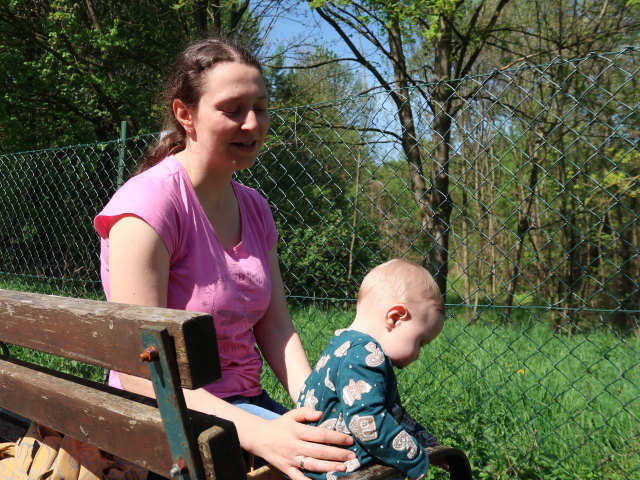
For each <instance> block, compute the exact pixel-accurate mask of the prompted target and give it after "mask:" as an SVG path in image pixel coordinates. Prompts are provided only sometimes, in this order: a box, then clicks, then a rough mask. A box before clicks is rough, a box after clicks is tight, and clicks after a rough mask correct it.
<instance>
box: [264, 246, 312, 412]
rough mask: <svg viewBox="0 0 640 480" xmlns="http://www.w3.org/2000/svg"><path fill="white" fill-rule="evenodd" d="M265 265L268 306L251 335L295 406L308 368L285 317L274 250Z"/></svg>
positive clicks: (297, 338) (297, 337) (296, 334)
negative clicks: (268, 278)
mask: <svg viewBox="0 0 640 480" xmlns="http://www.w3.org/2000/svg"><path fill="white" fill-rule="evenodd" d="M269 263H270V267H271V303H270V304H269V308H268V309H267V311H266V312H265V314H264V316H263V317H262V318H261V319H260V321H259V322H258V324H257V325H256V326H255V327H254V328H253V331H254V333H255V335H256V340H257V342H258V347H259V348H260V352H261V353H262V355H263V356H264V358H265V360H266V361H267V363H268V364H269V366H270V367H271V369H272V370H273V372H274V373H275V374H276V376H277V377H278V380H280V383H282V385H283V386H284V388H285V389H286V390H287V392H289V395H290V396H291V398H292V399H293V401H294V402H295V401H296V400H297V398H298V394H299V393H300V389H301V387H302V384H303V383H304V381H305V380H306V378H307V376H308V375H309V373H310V372H311V367H310V366H309V361H308V360H307V355H306V354H305V352H304V348H303V347H302V342H301V341H300V337H299V336H298V333H297V332H296V329H295V327H294V326H293V322H292V321H291V316H290V315H289V309H288V307H287V301H286V298H285V293H284V285H283V283H282V275H281V273H280V265H279V262H278V253H277V251H276V247H273V248H272V249H271V250H270V251H269Z"/></svg>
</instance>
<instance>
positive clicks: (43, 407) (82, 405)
mask: <svg viewBox="0 0 640 480" xmlns="http://www.w3.org/2000/svg"><path fill="white" fill-rule="evenodd" d="M88 383H89V382H86V381H83V382H82V384H81V383H77V382H76V381H73V380H71V379H69V377H68V376H67V375H63V374H57V373H55V374H54V373H47V372H45V371H39V370H34V369H32V368H29V367H26V366H25V365H24V364H22V362H17V361H12V360H5V359H0V406H1V407H3V408H6V409H7V410H10V411H12V412H14V413H16V414H18V415H21V416H24V417H27V418H30V419H32V420H34V421H35V422H37V423H40V424H43V425H46V426H48V427H50V428H52V429H54V430H57V431H59V432H61V433H64V434H66V435H69V436H71V437H73V438H76V439H78V440H81V441H83V442H86V443H90V444H92V445H94V446H96V447H98V448H100V449H102V450H105V451H107V452H109V453H112V454H113V455H116V456H118V457H121V458H124V459H126V460H129V461H131V462H133V463H135V464H136V465H140V466H141V467H144V468H146V469H149V470H153V471H154V472H156V473H159V474H161V475H165V476H166V475H167V473H168V472H169V469H170V468H171V465H172V464H173V462H172V459H171V454H170V452H169V446H168V444H167V439H166V436H165V433H164V428H163V425H162V418H161V417H160V412H159V411H158V409H157V408H155V407H154V406H153V405H149V404H145V403H141V402H138V401H135V400H133V399H131V398H129V396H128V395H126V394H121V393H124V392H114V391H112V390H113V389H109V388H108V387H104V386H102V385H99V384H94V386H95V387H97V388H93V387H92V386H89V385H88ZM85 384H86V385H85ZM110 390H111V391H110Z"/></svg>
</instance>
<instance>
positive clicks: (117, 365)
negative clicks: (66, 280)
mask: <svg viewBox="0 0 640 480" xmlns="http://www.w3.org/2000/svg"><path fill="white" fill-rule="evenodd" d="M0 342H6V343H8V344H13V345H19V346H22V347H26V348H29V349H33V350H37V351H40V352H45V353H48V354H52V355H57V356H61V357H65V358H67V359H71V360H77V361H80V362H83V363H87V364H91V365H96V366H99V367H103V368H105V369H112V370H117V371H119V372H124V373H128V374H131V375H136V376H139V377H143V378H147V379H151V380H152V382H153V384H154V389H155V392H156V398H157V400H155V401H154V400H151V399H148V398H146V397H142V396H139V395H134V394H131V393H129V392H124V391H121V390H117V389H114V388H110V387H108V386H105V385H102V384H100V383H96V382H91V381H88V380H84V379H81V378H78V377H73V376H70V375H66V374H63V373H59V372H56V371H52V370H49V369H45V368H43V367H40V366H37V365H34V364H31V363H27V362H23V361H19V360H16V359H12V358H10V357H9V356H8V355H7V352H6V351H5V352H2V351H0V442H3V441H15V440H16V439H17V438H18V437H20V436H21V435H22V434H24V432H25V430H26V428H27V426H28V424H29V421H34V422H36V423H38V424H40V425H44V426H46V427H49V428H51V429H54V430H56V431H58V432H61V433H62V434H64V435H68V436H69V437H72V438H75V439H78V440H81V441H83V442H86V443H88V444H91V445H94V446H95V447H97V448H99V449H101V450H103V451H105V452H109V453H110V454H112V455H114V456H117V457H120V458H123V459H125V460H128V461H130V462H132V463H134V464H136V465H138V466H140V467H143V468H145V469H147V470H149V471H150V472H154V474H155V475H157V476H160V477H165V478H166V477H174V478H185V479H186V478H189V479H218V480H238V479H243V478H249V479H251V480H271V479H280V478H283V476H282V474H281V473H280V472H278V471H276V470H273V469H270V468H269V467H263V468H262V469H258V470H254V471H252V472H249V474H247V470H246V467H245V465H246V463H245V459H246V458H247V456H246V455H245V454H244V453H243V451H242V450H241V448H240V444H239V441H238V436H237V432H236V429H235V426H234V425H233V423H231V422H229V421H226V420H223V419H220V418H217V417H215V416H211V415H206V414H203V413H200V412H196V411H192V410H189V409H187V408H186V406H185V402H184V397H183V395H182V390H181V388H187V389H195V388H200V387H202V386H204V385H206V384H208V383H211V382H213V381H215V380H217V379H218V378H219V375H220V368H219V363H218V355H217V349H216V345H217V344H216V336H215V330H214V326H213V321H212V318H211V316H209V315H205V314H200V313H194V312H185V311H179V310H170V309H161V308H152V307H139V306H133V305H122V304H115V303H107V302H101V301H96V300H81V299H76V298H68V297H57V296H50V295H42V294H34V293H25V292H15V291H9V290H1V289H0ZM430 458H431V461H432V462H434V461H438V460H439V459H440V460H444V461H446V462H447V463H448V464H449V466H450V467H451V478H452V479H457V480H466V479H470V478H471V476H470V475H471V470H470V468H469V462H468V460H467V459H466V456H465V455H464V453H462V452H461V451H459V450H457V449H451V448H448V447H444V446H441V447H438V448H436V449H434V450H433V451H430ZM348 478H350V479H351V480H399V479H402V476H401V475H400V474H399V472H397V471H396V470H394V469H392V468H390V467H386V466H383V465H374V466H371V467H368V468H363V469H361V470H359V471H357V472H354V473H353V474H351V475H350V476H349V477H348Z"/></svg>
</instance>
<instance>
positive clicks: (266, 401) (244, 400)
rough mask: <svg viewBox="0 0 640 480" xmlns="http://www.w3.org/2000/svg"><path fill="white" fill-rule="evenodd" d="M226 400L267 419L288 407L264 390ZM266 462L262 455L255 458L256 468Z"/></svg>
mask: <svg viewBox="0 0 640 480" xmlns="http://www.w3.org/2000/svg"><path fill="white" fill-rule="evenodd" d="M224 400H226V401H227V402H229V403H231V404H233V405H235V406H236V407H238V408H241V409H242V410H244V411H245V412H249V413H251V414H253V415H256V416H258V417H261V418H264V419H266V420H275V419H276V418H278V417H280V416H281V415H283V414H285V413H286V412H287V409H286V408H284V407H283V406H282V405H280V404H279V403H278V402H276V401H275V400H274V399H273V398H271V397H270V396H269V394H268V393H267V392H265V391H264V390H263V391H262V393H260V394H259V395H256V396H255V397H243V396H242V395H234V396H233V397H227V398H225V399H224ZM266 464H267V462H266V461H265V460H264V459H262V458H260V457H254V458H253V467H254V468H260V467H262V466H264V465H266Z"/></svg>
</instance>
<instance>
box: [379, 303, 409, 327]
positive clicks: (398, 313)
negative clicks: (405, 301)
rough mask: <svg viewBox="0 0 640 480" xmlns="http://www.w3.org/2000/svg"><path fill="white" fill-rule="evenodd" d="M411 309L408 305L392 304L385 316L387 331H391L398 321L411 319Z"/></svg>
mask: <svg viewBox="0 0 640 480" xmlns="http://www.w3.org/2000/svg"><path fill="white" fill-rule="evenodd" d="M409 318H410V315H409V310H408V309H407V307H406V305H402V304H397V305H393V306H391V307H390V308H389V309H388V310H387V316H386V318H385V326H386V327H387V331H389V332H390V331H391V330H393V329H394V328H396V327H397V326H398V322H400V321H402V320H409Z"/></svg>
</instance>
